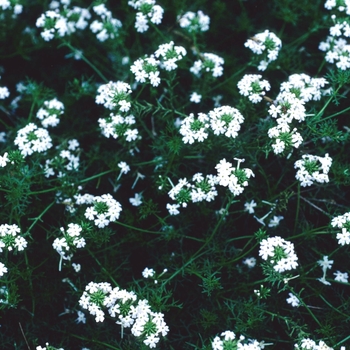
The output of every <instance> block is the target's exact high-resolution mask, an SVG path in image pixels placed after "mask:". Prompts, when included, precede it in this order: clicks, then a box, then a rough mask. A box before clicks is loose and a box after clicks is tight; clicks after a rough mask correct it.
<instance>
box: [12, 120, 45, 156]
mask: <svg viewBox="0 0 350 350" xmlns="http://www.w3.org/2000/svg"><path fill="white" fill-rule="evenodd" d="M14 144H15V145H17V146H18V148H19V150H20V151H21V153H22V155H23V156H24V157H26V156H30V155H31V154H33V153H34V152H39V153H41V152H45V151H47V150H48V149H50V148H51V147H52V140H51V137H50V135H49V133H48V131H47V130H46V129H43V128H38V127H37V126H36V125H35V124H33V123H29V124H28V125H27V126H25V127H24V128H22V129H20V130H18V131H17V136H16V138H15V141H14Z"/></svg>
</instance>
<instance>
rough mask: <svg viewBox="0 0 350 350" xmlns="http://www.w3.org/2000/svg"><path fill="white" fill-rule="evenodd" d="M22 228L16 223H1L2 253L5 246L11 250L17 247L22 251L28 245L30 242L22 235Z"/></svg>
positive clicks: (0, 239) (0, 241) (0, 251)
mask: <svg viewBox="0 0 350 350" xmlns="http://www.w3.org/2000/svg"><path fill="white" fill-rule="evenodd" d="M20 233H21V229H20V228H19V227H18V226H17V225H16V224H12V225H8V224H2V225H0V253H2V252H3V248H5V249H7V250H8V251H9V252H10V251H13V250H14V249H16V250H17V251H22V250H24V248H26V247H27V244H28V242H27V241H26V239H25V238H23V237H22V236H20Z"/></svg>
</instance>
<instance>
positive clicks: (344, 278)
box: [333, 271, 349, 283]
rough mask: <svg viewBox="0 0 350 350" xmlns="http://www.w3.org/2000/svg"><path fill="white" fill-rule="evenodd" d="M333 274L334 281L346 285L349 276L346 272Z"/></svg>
mask: <svg viewBox="0 0 350 350" xmlns="http://www.w3.org/2000/svg"><path fill="white" fill-rule="evenodd" d="M333 274H334V276H335V277H334V280H335V281H338V282H342V283H348V279H349V275H348V273H347V272H340V271H336V272H334V273H333Z"/></svg>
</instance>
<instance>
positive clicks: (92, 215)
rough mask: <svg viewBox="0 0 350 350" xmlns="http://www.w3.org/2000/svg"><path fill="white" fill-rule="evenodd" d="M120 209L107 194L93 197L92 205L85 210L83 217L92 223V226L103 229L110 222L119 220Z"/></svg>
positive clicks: (117, 203)
mask: <svg viewBox="0 0 350 350" xmlns="http://www.w3.org/2000/svg"><path fill="white" fill-rule="evenodd" d="M121 211H122V207H121V205H120V203H119V202H118V201H116V200H115V199H114V198H113V197H112V196H111V195H110V194H109V193H108V194H103V195H102V196H95V197H94V201H93V205H92V206H91V207H88V208H86V210H85V214H84V215H85V217H86V218H87V219H88V220H91V221H93V222H94V224H95V225H96V226H97V227H99V228H103V227H105V226H108V225H109V223H110V222H114V221H116V220H118V219H119V216H120V212H121Z"/></svg>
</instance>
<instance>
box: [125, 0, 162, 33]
mask: <svg viewBox="0 0 350 350" xmlns="http://www.w3.org/2000/svg"><path fill="white" fill-rule="evenodd" d="M128 4H129V5H130V6H131V7H133V8H134V9H135V10H137V11H139V12H137V13H136V22H135V28H136V31H138V32H139V33H144V32H146V31H147V30H148V28H149V22H151V23H153V24H160V23H161V22H162V19H163V13H164V10H163V8H162V7H161V6H159V5H156V1H155V0H129V1H128Z"/></svg>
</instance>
